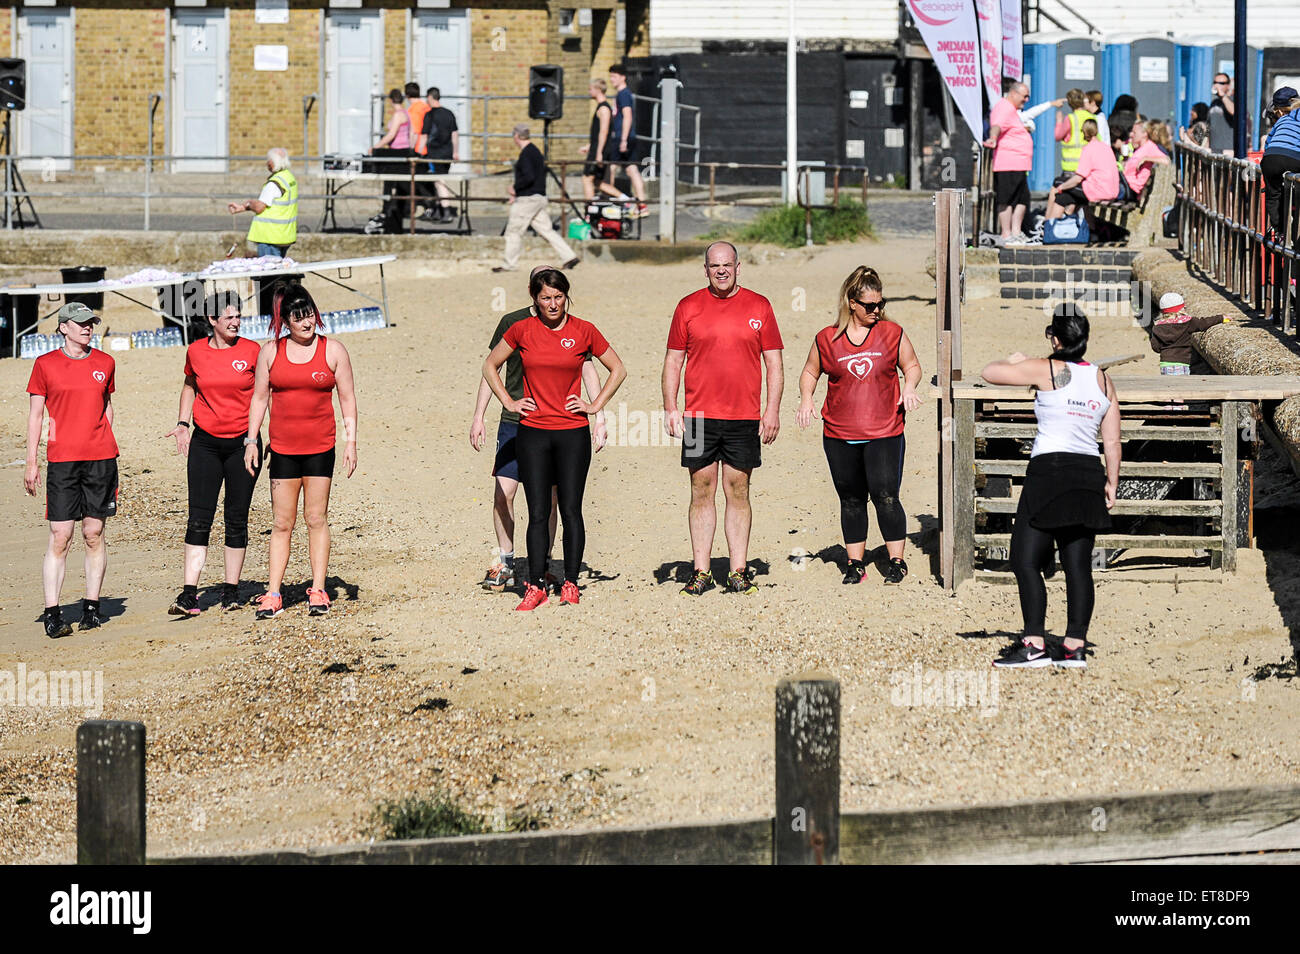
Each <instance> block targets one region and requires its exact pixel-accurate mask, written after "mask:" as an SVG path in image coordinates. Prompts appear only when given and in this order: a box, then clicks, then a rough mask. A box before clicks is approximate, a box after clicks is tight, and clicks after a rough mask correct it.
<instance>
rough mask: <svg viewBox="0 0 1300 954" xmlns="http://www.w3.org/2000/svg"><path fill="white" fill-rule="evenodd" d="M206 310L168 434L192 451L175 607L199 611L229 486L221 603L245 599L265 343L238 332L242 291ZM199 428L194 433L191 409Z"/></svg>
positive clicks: (186, 452) (212, 301)
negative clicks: (252, 441)
mask: <svg viewBox="0 0 1300 954" xmlns="http://www.w3.org/2000/svg"><path fill="white" fill-rule="evenodd" d="M205 312H206V314H207V318H208V322H209V324H210V325H211V332H210V334H209V336H208V337H207V338H204V339H202V340H199V341H195V342H193V343H191V344H190V346H189V349H188V350H187V351H186V352H185V383H184V384H182V385H181V406H180V414H179V415H178V419H177V421H176V426H175V427H174V428H173V429H172V430H171V431H169V432H168V433H167V434H166V435H164V436H166V437H174V438H176V451H177V453H179V454H180V455H181V456H182V457H186V458H188V460H187V463H186V474H187V476H188V478H189V496H190V515H189V522H188V523H187V524H186V527H185V569H184V584H183V587H182V589H181V592H180V595H179V596H177V597H176V599H175V600H174V601H173V602H172V605H171V607H170V608H169V609H168V612H169V613H171V614H172V615H173V616H197V615H198V614H199V600H198V583H199V578H200V577H201V576H202V575H203V566H204V564H205V563H206V562H207V558H208V539H209V537H210V535H211V533H212V522H213V518H214V517H215V516H216V512H217V494H218V493H220V491H221V488H222V485H223V484H224V485H225V488H226V500H225V527H226V566H225V571H226V574H225V584H224V585H223V586H222V589H221V606H222V608H223V609H234V608H235V607H236V606H237V605H238V604H239V601H238V590H239V575H240V573H241V572H242V571H243V568H244V555H245V553H246V552H247V547H248V509H249V506H250V504H251V503H252V500H253V486H254V485H255V484H256V483H257V475H258V474H259V473H260V472H261V468H260V467H258V468H257V469H256V470H255V471H254V472H253V473H251V474H250V473H249V472H248V471H247V470H245V468H244V441H243V437H244V432H245V430H246V429H247V428H248V404H249V401H251V400H252V397H253V375H254V369H255V367H256V365H257V352H258V345H257V343H256V342H255V341H250V340H249V339H247V338H241V337H240V336H239V322H240V315H239V296H238V295H236V294H234V293H233V292H219V293H217V294H215V295H212V296H211V297H209V298H208V300H207V302H206V303H205ZM191 412H193V416H194V433H193V436H191V434H190V415H191Z"/></svg>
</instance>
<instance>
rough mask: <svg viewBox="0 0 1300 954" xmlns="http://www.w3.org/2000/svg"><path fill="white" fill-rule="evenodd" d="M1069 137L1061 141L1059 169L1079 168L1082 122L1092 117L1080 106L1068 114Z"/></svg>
mask: <svg viewBox="0 0 1300 954" xmlns="http://www.w3.org/2000/svg"><path fill="white" fill-rule="evenodd" d="M1068 118H1069V120H1070V138H1069V139H1067V140H1065V141H1064V142H1063V143H1061V171H1062V172H1073V171H1074V170H1075V169H1077V168H1079V157H1080V156H1081V155H1083V122H1084V120H1085V119H1092V113H1090V112H1088V111H1087V110H1086V109H1083V108H1082V107H1081V108H1079V109H1076V110H1075V111H1074V112H1072V113H1070V115H1069V117H1068Z"/></svg>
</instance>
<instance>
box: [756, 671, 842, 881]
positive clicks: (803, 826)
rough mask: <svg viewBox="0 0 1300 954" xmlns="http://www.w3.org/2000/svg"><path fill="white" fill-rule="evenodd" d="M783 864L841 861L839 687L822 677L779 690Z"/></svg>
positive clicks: (797, 679)
mask: <svg viewBox="0 0 1300 954" xmlns="http://www.w3.org/2000/svg"><path fill="white" fill-rule="evenodd" d="M772 860H773V862H774V863H776V864H778V865H835V864H839V861H840V684H839V682H838V681H837V680H835V679H832V678H831V677H830V676H827V675H825V674H823V673H804V674H803V675H800V676H792V677H790V678H789V679H782V680H781V681H780V682H779V683H777V686H776V828H775V831H774V832H773V839H772Z"/></svg>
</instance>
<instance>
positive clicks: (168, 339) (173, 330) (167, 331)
mask: <svg viewBox="0 0 1300 954" xmlns="http://www.w3.org/2000/svg"><path fill="white" fill-rule="evenodd" d="M184 343H185V338H184V336H183V335H182V334H181V330H180V329H179V328H177V327H175V326H172V327H168V328H155V329H154V330H153V331H133V332H131V347H132V348H173V347H175V346H176V345H182V344H184Z"/></svg>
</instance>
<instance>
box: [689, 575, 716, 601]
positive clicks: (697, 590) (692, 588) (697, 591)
mask: <svg viewBox="0 0 1300 954" xmlns="http://www.w3.org/2000/svg"><path fill="white" fill-rule="evenodd" d="M714 585H715V584H714V582H713V574H712V573H710V572H709V571H708V570H696V571H695V575H694V576H693V577H691V581H690V582H689V583H687V584H686V585H685V586H683V587H682V592H683V593H685V594H686V595H687V596H701V595H703V594H704V593H707V592H708V591H709V590H711V589H713V587H714Z"/></svg>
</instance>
